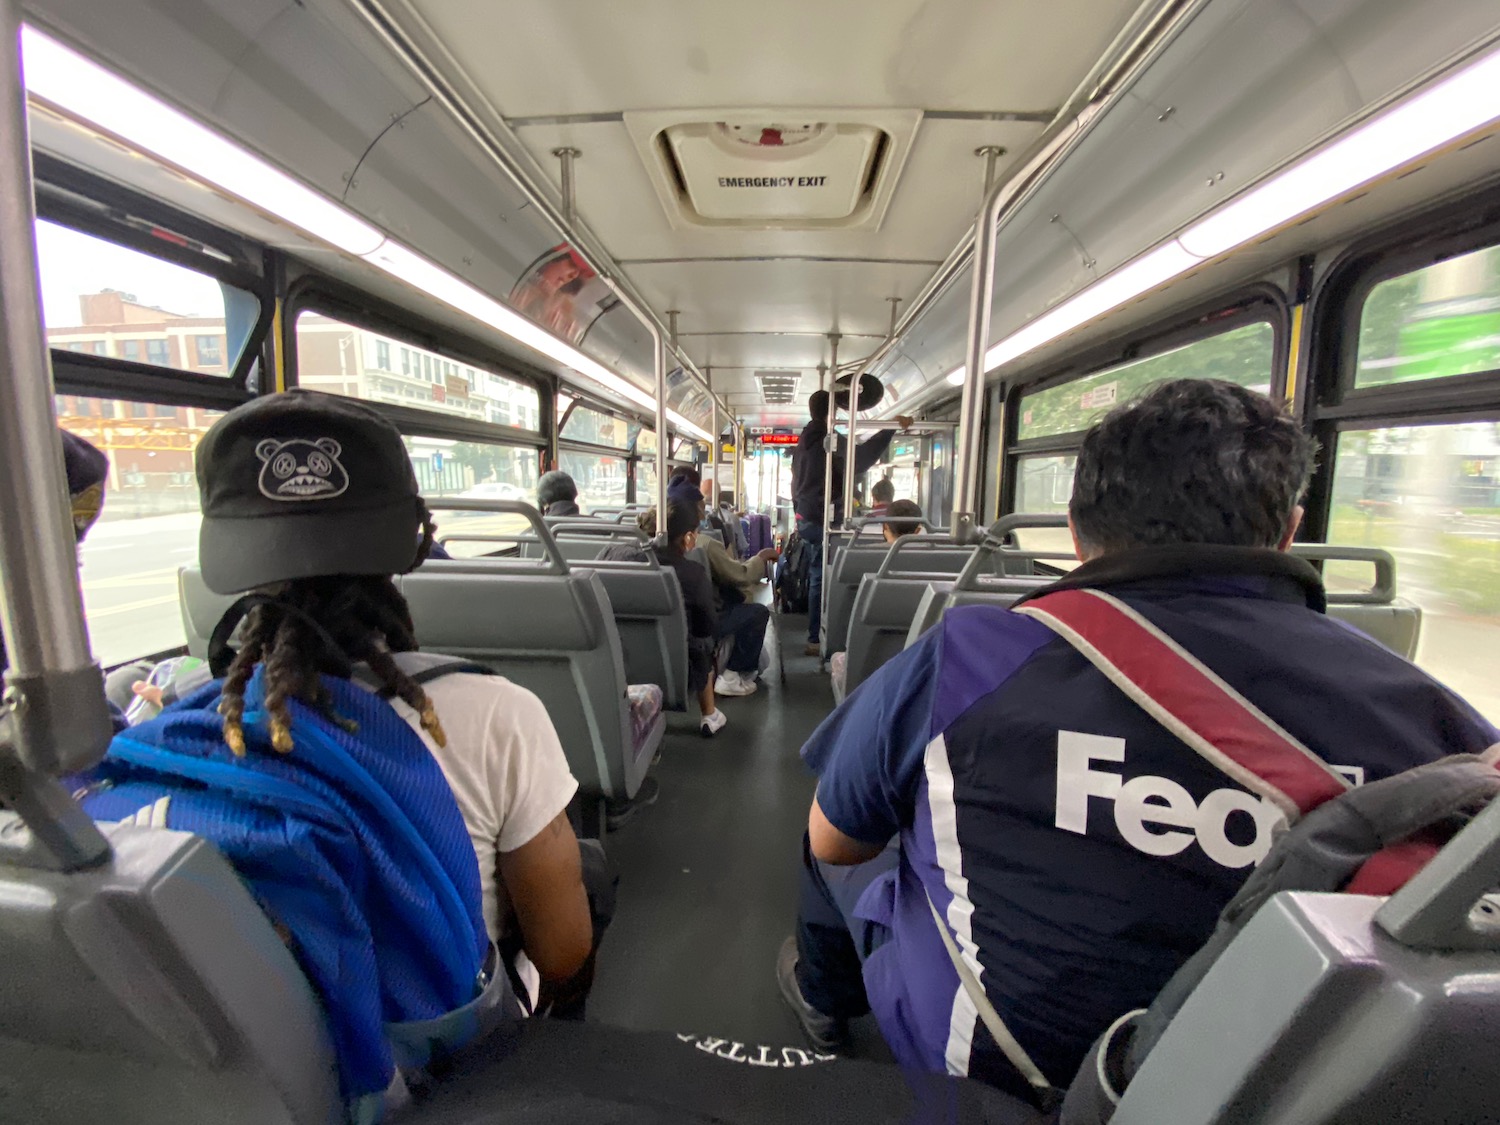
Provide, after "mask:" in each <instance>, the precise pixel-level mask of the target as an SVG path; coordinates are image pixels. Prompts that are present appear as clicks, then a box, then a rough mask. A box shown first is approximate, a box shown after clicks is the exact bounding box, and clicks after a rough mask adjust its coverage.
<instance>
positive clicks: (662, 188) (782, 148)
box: [625, 109, 921, 230]
mask: <svg viewBox="0 0 1500 1125" xmlns="http://www.w3.org/2000/svg"><path fill="white" fill-rule="evenodd" d="M920 120H921V113H920V112H919V111H916V110H870V111H860V110H828V109H824V110H805V109H798V110H716V111H707V112H705V111H703V110H698V111H692V112H691V113H690V114H689V113H687V112H686V111H684V112H680V113H661V112H651V113H627V114H625V124H626V127H627V128H628V129H629V130H630V133H631V136H632V138H634V140H635V142H636V146H637V148H638V149H639V150H640V152H641V156H642V157H643V159H644V160H645V162H646V166H647V169H648V171H649V172H650V174H651V179H652V182H653V183H654V184H655V185H656V190H657V193H658V195H660V197H661V200H662V203H663V205H664V206H665V207H666V209H667V214H668V217H669V218H670V219H671V220H672V223H673V225H674V226H677V227H700V228H701V227H724V228H751V229H767V228H770V229H786V230H817V229H826V228H848V227H873V226H878V225H879V223H880V220H881V218H882V217H883V216H884V214H885V209H886V207H887V205H888V204H889V202H890V197H891V193H892V191H893V190H894V189H895V184H896V179H897V176H898V174H899V172H900V170H901V166H902V165H903V164H904V163H905V161H906V155H907V153H908V152H909V151H910V149H911V142H912V138H913V136H914V135H915V132H916V127H917V124H918V122H919V121H920Z"/></svg>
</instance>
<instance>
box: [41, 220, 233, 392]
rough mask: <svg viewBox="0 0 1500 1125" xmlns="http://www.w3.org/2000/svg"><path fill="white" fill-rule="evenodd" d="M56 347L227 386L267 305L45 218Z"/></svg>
mask: <svg viewBox="0 0 1500 1125" xmlns="http://www.w3.org/2000/svg"><path fill="white" fill-rule="evenodd" d="M36 241H37V264H38V266H39V269H40V273H41V282H42V307H43V313H44V315H45V317H46V321H47V342H48V343H49V344H50V345H51V346H52V347H53V348H54V349H55V350H58V351H68V352H75V353H79V354H82V355H91V356H102V357H108V358H113V359H117V360H126V361H128V362H130V363H144V364H149V365H151V366H153V367H165V368H170V369H173V370H176V371H192V372H195V373H197V374H200V375H216V376H219V377H221V378H227V377H228V376H229V375H231V374H232V373H233V371H234V366H235V364H236V363H237V362H238V361H239V358H240V353H241V352H242V351H243V350H244V346H245V341H246V340H247V339H248V338H249V335H250V332H251V330H252V329H253V328H254V327H255V323H256V320H257V319H258V318H259V316H260V300H259V298H257V297H256V296H255V295H254V294H252V293H247V292H245V291H244V290H241V289H236V288H235V287H233V286H230V285H226V284H224V283H223V282H220V281H217V280H215V279H214V278H212V277H209V276H207V275H206V274H201V273H198V272H196V271H195V270H190V269H188V268H187V267H186V266H180V265H178V264H176V263H175V262H166V261H162V260H161V259H160V258H153V257H151V256H150V255H149V254H143V253H141V252H140V251H138V250H131V249H128V248H126V247H124V246H119V245H116V244H115V243H113V242H108V241H106V240H104V239H102V238H96V237H94V236H93V235H91V234H84V233H82V232H81V231H76V230H72V229H70V228H68V227H64V226H59V225H58V224H56V223H50V222H47V221H46V220H45V219H39V220H38V221H37V224H36Z"/></svg>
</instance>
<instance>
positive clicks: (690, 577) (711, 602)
mask: <svg viewBox="0 0 1500 1125" xmlns="http://www.w3.org/2000/svg"><path fill="white" fill-rule="evenodd" d="M645 550H652V551H655V552H656V560H657V562H659V563H660V564H661V565H662V566H666V567H671V568H672V572H673V573H674V574H676V575H677V585H679V586H680V587H682V607H683V609H685V610H686V611H687V627H688V636H689V637H700V638H701V637H707V638H709V639H710V640H711V639H712V638H713V636H714V634H715V631H716V630H717V629H718V627H719V614H718V610H717V609H716V608H715V597H714V584H713V582H712V580H711V579H710V578H709V576H708V568H707V567H705V566H704V565H703V564H702V563H700V562H698V561H697V560H695V559H690V558H688V557H687V556H686V555H684V554H683V553H682V552H681V551H677V550H674V549H673V548H671V547H656V546H654V545H653V546H650V547H647V548H645ZM599 557H600V558H601V559H620V560H623V561H625V562H644V561H645V554H644V553H643V549H642V548H640V547H635V546H631V545H630V544H628V543H621V544H619V545H617V546H614V547H610V548H608V549H607V550H606V551H605V552H604V554H602V555H600V556H599Z"/></svg>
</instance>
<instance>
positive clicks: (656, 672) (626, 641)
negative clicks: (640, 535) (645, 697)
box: [577, 553, 688, 711]
mask: <svg viewBox="0 0 1500 1125" xmlns="http://www.w3.org/2000/svg"><path fill="white" fill-rule="evenodd" d="M577 568H578V570H579V572H580V573H582V572H585V571H591V572H592V573H593V574H595V575H596V576H597V577H598V579H599V581H600V583H601V584H602V585H603V586H604V591H605V593H606V594H608V595H609V604H610V608H611V610H612V612H613V613H614V618H615V628H616V630H617V631H618V632H619V635H620V649H621V652H622V653H623V655H624V659H625V675H626V678H627V679H628V680H629V681H630V682H631V683H632V684H656V685H658V686H659V687H660V688H661V690H662V703H663V706H664V707H666V709H667V710H669V711H682V710H685V709H686V708H687V680H688V669H687V610H686V608H685V607H684V606H683V602H682V587H681V586H679V585H678V583H677V575H676V574H674V573H673V572H672V570H671V568H664V567H662V566H661V565H660V564H659V563H658V562H657V561H656V557H655V556H654V555H651V554H649V553H647V555H646V560H645V561H644V562H639V563H633V562H615V561H612V560H605V561H594V562H583V563H579V564H577Z"/></svg>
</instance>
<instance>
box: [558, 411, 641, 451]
mask: <svg viewBox="0 0 1500 1125" xmlns="http://www.w3.org/2000/svg"><path fill="white" fill-rule="evenodd" d="M563 409H566V407H563ZM558 417H562V415H561V414H559V415H558ZM629 429H630V426H629V423H627V422H626V421H625V419H623V418H616V417H615V416H614V415H612V414H605V413H604V412H603V411H600V410H594V409H593V408H592V407H588V406H584V405H582V404H580V405H578V406H577V407H575V408H574V410H573V413H572V414H570V415H569V416H568V422H567V425H565V426H563V429H562V434H561V436H562V437H563V438H565V439H567V440H569V441H586V442H588V443H589V444H590V445H610V446H614V447H615V448H616V449H624V448H626V446H627V444H628V443H629V440H630V433H629Z"/></svg>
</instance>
